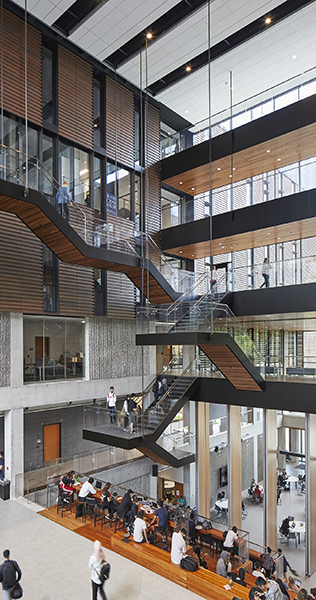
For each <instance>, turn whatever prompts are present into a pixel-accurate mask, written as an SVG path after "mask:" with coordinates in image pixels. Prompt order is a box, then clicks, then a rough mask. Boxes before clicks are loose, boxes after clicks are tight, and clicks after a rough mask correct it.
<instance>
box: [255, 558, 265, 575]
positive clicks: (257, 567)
mask: <svg viewBox="0 0 316 600" xmlns="http://www.w3.org/2000/svg"><path fill="white" fill-rule="evenodd" d="M252 575H253V576H254V577H256V578H257V577H263V579H265V576H264V574H263V572H262V567H261V563H259V561H256V562H255V564H254V570H253V571H252Z"/></svg>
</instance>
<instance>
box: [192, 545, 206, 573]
mask: <svg viewBox="0 0 316 600" xmlns="http://www.w3.org/2000/svg"><path fill="white" fill-rule="evenodd" d="M193 552H194V554H196V555H197V557H198V559H199V565H200V567H203V569H207V562H206V560H205V559H206V557H207V554H206V552H202V548H200V546H195V548H194V550H193Z"/></svg>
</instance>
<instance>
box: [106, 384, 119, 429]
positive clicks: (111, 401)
mask: <svg viewBox="0 0 316 600" xmlns="http://www.w3.org/2000/svg"><path fill="white" fill-rule="evenodd" d="M106 402H107V405H108V409H109V415H110V425H113V423H114V425H116V424H117V421H116V414H115V409H116V395H115V394H114V387H113V386H111V387H110V391H109V393H108V394H107V396H106Z"/></svg>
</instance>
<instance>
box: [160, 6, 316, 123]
mask: <svg viewBox="0 0 316 600" xmlns="http://www.w3.org/2000/svg"><path fill="white" fill-rule="evenodd" d="M315 19H316V3H313V4H312V5H310V6H308V7H307V8H305V9H303V10H301V11H300V12H298V13H296V14H294V15H293V16H292V17H290V18H289V19H287V20H285V21H282V22H281V23H280V24H279V25H275V26H274V27H272V28H270V29H269V30H267V31H266V32H265V33H263V34H261V35H260V36H257V37H255V38H253V39H252V40H250V41H249V42H247V43H245V44H243V45H242V46H240V47H238V48H236V50H232V51H231V52H229V53H228V54H226V55H224V56H223V57H221V58H219V59H218V60H216V61H214V62H213V63H212V65H211V71H212V113H217V112H219V111H221V110H223V109H224V108H226V107H228V106H229V85H228V80H229V71H232V72H233V88H234V89H233V103H234V104H236V103H238V102H243V101H244V100H245V99H247V98H249V97H251V96H253V95H255V94H259V93H260V92H262V91H264V90H266V89H268V88H271V87H272V86H276V85H277V84H279V83H280V82H282V81H284V80H286V79H288V78H292V77H294V76H296V75H299V74H300V73H302V72H303V71H306V70H307V69H311V68H313V67H314V65H315V56H316V36H315V26H314V25H313V24H314V23H315ZM306 24H308V25H306ZM293 55H296V59H293V58H292V56H293ZM207 73H208V69H207V67H203V68H202V69H200V70H199V71H197V73H192V74H190V75H189V76H188V77H187V78H185V79H184V80H182V81H180V82H179V83H177V84H175V85H174V86H172V87H171V88H170V89H167V90H166V91H165V92H162V93H160V94H158V95H157V99H158V100H159V101H161V102H163V103H164V104H166V105H167V106H169V107H170V108H171V109H173V110H174V111H175V112H178V113H180V114H181V115H182V116H183V117H185V118H187V119H188V120H190V121H191V122H192V123H196V122H198V121H200V120H203V119H205V118H206V117H207V115H208V83H207ZM313 76H314V77H315V76H316V69H315V73H313V75H311V78H312V77H313ZM295 84H296V83H295V82H294V83H291V84H290V83H289V84H288V87H289V88H290V87H291V86H292V85H293V86H294V85H295ZM277 93H278V92H277V91H276V90H275V91H274V95H276V94H277ZM271 94H272V92H271Z"/></svg>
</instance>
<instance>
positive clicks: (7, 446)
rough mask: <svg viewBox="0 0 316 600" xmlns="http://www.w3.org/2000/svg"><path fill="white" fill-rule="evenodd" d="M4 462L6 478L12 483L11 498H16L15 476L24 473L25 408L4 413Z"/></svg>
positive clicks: (17, 490)
mask: <svg viewBox="0 0 316 600" xmlns="http://www.w3.org/2000/svg"><path fill="white" fill-rule="evenodd" d="M4 462H5V476H6V477H7V478H8V479H10V481H11V497H12V498H15V497H16V496H17V495H18V492H19V488H18V487H17V486H16V481H15V476H16V475H18V474H20V473H23V472H24V428H23V408H16V409H12V410H7V411H5V413H4ZM21 483H22V488H20V490H21V489H23V482H21Z"/></svg>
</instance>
